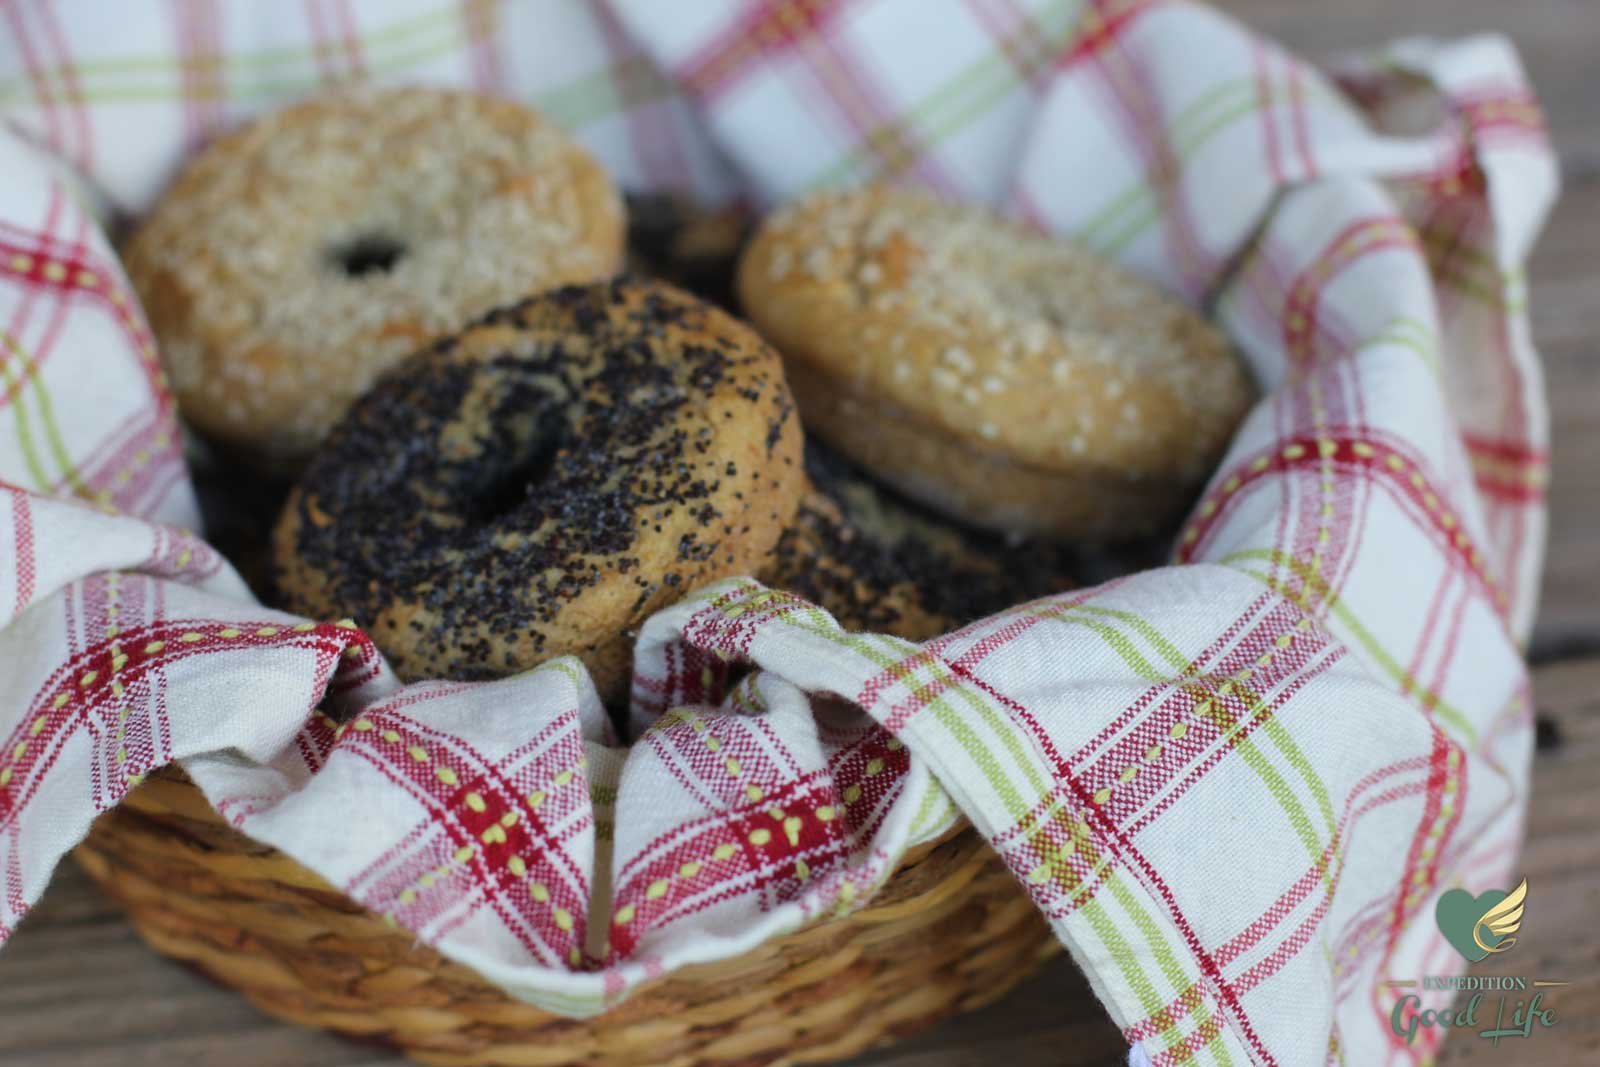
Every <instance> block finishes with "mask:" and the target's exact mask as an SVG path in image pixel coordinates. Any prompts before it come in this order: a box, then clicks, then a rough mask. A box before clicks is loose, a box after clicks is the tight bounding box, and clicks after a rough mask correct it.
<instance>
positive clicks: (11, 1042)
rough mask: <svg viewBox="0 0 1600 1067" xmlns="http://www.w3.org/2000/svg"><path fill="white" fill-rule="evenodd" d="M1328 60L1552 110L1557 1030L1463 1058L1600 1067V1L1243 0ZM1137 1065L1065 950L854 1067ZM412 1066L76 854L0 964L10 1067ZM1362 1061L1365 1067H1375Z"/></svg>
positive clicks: (1543, 919)
mask: <svg viewBox="0 0 1600 1067" xmlns="http://www.w3.org/2000/svg"><path fill="white" fill-rule="evenodd" d="M1224 6H1226V7H1229V8H1230V9H1231V10H1233V11H1235V12H1236V13H1237V14H1239V15H1240V16H1241V17H1242V18H1244V19H1245V20H1246V21H1248V22H1250V23H1251V24H1253V25H1255V26H1257V27H1258V28H1260V29H1261V30H1262V31H1263V32H1265V33H1267V34H1269V35H1271V36H1273V37H1276V38H1277V39H1279V40H1280V41H1283V42H1284V43H1286V44H1288V45H1289V46H1290V47H1292V48H1295V49H1297V50H1299V51H1301V52H1302V53H1303V54H1307V55H1310V56H1312V57H1314V58H1315V57H1323V56H1330V55H1333V54H1335V53H1337V52H1338V51H1340V50H1342V49H1347V48H1354V47H1359V46H1362V45H1367V44H1374V43H1377V42H1380V41H1383V40H1386V39H1388V38H1391V37H1395V36H1400V35H1404V34H1413V33H1424V34H1430V35H1434V36H1442V37H1449V36H1460V35H1465V34H1470V33H1476V32H1480V31H1485V30H1495V31H1501V32H1506V33H1508V34H1509V35H1510V36H1511V37H1512V38H1513V39H1514V40H1515V41H1516V42H1517V44H1518V46H1519V47H1520V49H1521V50H1522V55H1523V59H1524V62H1525V64H1526V66H1527V68H1528V70H1529V72H1530V74H1531V76H1532V78H1533V81H1534V84H1535V86H1536V88H1537V89H1538V91H1539V93H1540V96H1541V98H1542V99H1543V101H1544V103H1545V107H1546V110H1547V112H1548V115H1549V118H1550V122H1551V127H1552V131H1553V136H1554V139H1555V142H1556V145H1557V147H1558V148H1559V150H1560V152H1561V156H1562V167H1563V175H1564V178H1565V182H1566V189H1565V192H1564V194H1563V197H1562V200H1561V202H1560V204H1559V206H1558V207H1557V209H1556V212H1555V216H1554V218H1553V219H1552V221H1551V223H1550V226H1549V228H1548V229H1547V231H1546V233H1545V236H1544V239H1543V241H1542V242H1541V244H1540V245H1539V248H1538V250H1537V253H1536V254H1535V256H1534V259H1533V263H1532V268H1531V270H1532V282H1533V286H1532V292H1533V320H1534V332H1535V335H1536V337H1537V339H1538V342H1539V345H1540V350H1541V352H1542V354H1543V356H1544V361H1545V366H1546V369H1547V374H1548V379H1549V391H1550V401H1551V409H1552V416H1553V425H1554V458H1553V467H1554V476H1553V481H1552V486H1551V528H1550V548H1549V563H1548V566H1547V568H1546V572H1545V582H1544V601H1543V606H1542V609H1541V612H1540V618H1539V623H1538V627H1537V629H1536V631H1535V635H1534V640H1533V645H1532V657H1533V660H1534V662H1535V664H1536V668H1535V692H1536V696H1537V700H1538V708H1539V712H1538V713H1539V718H1540V736H1541V749H1540V752H1539V754H1538V756H1537V759H1536V765H1535V769H1534V783H1535V785H1534V791H1533V806H1532V812H1531V815H1530V820H1529V833H1530V838H1529V842H1528V847H1527V851H1526V855H1525V856H1524V859H1523V867H1522V869H1523V872H1524V874H1525V875H1526V876H1527V878H1528V881H1529V886H1530V903H1529V909H1528V917H1527V919H1526V920H1525V922H1524V924H1523V930H1522V934H1521V937H1522V943H1521V945H1520V946H1519V947H1518V949H1517V951H1516V953H1515V954H1514V955H1515V958H1514V959H1512V958H1510V957H1504V958H1502V960H1501V961H1500V962H1501V963H1502V966H1501V967H1499V968H1497V967H1496V966H1494V965H1493V964H1490V963H1484V964H1479V965H1477V966H1475V967H1474V970H1473V973H1474V974H1480V975H1482V974H1493V973H1496V972H1497V970H1505V968H1509V969H1510V970H1509V971H1506V973H1513V972H1514V973H1518V974H1527V973H1532V972H1536V973H1538V974H1540V975H1546V974H1548V975H1551V976H1555V977H1560V978H1564V979H1568V980H1570V981H1572V982H1573V984H1572V985H1571V986H1570V987H1568V988H1565V989H1558V990H1554V991H1553V995H1552V996H1551V997H1549V998H1547V999H1548V1001H1549V1003H1551V1004H1553V1005H1554V1007H1555V1008H1556V1009H1557V1015H1558V1017H1559V1022H1558V1024H1557V1026H1556V1027H1555V1028H1554V1029H1553V1030H1550V1031H1548V1032H1546V1033H1544V1034H1540V1035H1537V1038H1536V1039H1530V1040H1529V1041H1528V1042H1526V1043H1525V1044H1524V1047H1517V1048H1507V1047H1505V1046H1502V1047H1500V1048H1498V1049H1496V1048H1493V1047H1491V1045H1490V1044H1489V1042H1487V1041H1483V1040H1479V1039H1476V1038H1471V1037H1466V1038H1462V1039H1459V1040H1456V1041H1453V1042H1449V1043H1447V1044H1446V1046H1445V1049H1444V1052H1443V1054H1442V1056H1441V1058H1440V1062H1441V1064H1444V1065H1451V1067H1508V1065H1510V1064H1518V1065H1538V1067H1564V1065H1568V1064H1571V1065H1577V1064H1594V1063H1600V923H1597V922H1596V920H1597V919H1600V838H1597V834H1596V826H1597V824H1600V772H1597V770H1596V768H1597V767H1600V717H1597V713H1600V359H1596V349H1597V347H1600V251H1597V249H1600V61H1597V60H1596V58H1595V57H1596V56H1600V3H1596V0H1518V2H1516V3H1506V2H1505V0H1338V2H1337V3H1331V2H1328V0H1225V3H1224ZM1068 1050H1070V1051H1071V1054H1072V1062H1073V1063H1091V1062H1092V1063H1104V1064H1107V1065H1110V1064H1115V1063H1119V1062H1124V1059H1123V1057H1124V1055H1125V1050H1124V1045H1123V1042H1122V1040H1121V1038H1120V1036H1119V1035H1118V1034H1117V1031H1116V1030H1115V1028H1114V1027H1112V1026H1111V1024H1110V1023H1109V1022H1108V1021H1107V1020H1106V1019H1105V1017H1104V1016H1103V1014H1102V1013H1101V1011H1100V1009H1099V1007H1098V1006H1097V1005H1096V1003H1095V1001H1094V998H1093V997H1092V995H1091V994H1090V993H1089V991H1088V989H1087V988H1086V986H1085V985H1084V983H1083V981H1082V979H1081V977H1079V976H1078V975H1077V974H1076V972H1075V970H1074V968H1073V967H1072V965H1071V964H1070V963H1068V962H1067V961H1066V960H1059V961H1058V962H1057V963H1056V964H1054V965H1053V966H1051V967H1050V968H1048V969H1047V971H1046V972H1045V973H1044V974H1043V975H1041V976H1040V977H1038V978H1035V979H1034V980H1032V981H1030V982H1027V983H1025V984H1024V985H1023V986H1022V988H1020V989H1018V990H1017V991H1016V992H1015V993H1013V994H1012V995H1011V996H1009V997H1007V998H1006V999H1005V1000H1003V1001H1001V1002H1000V1003H998V1004H996V1005H994V1006H992V1007H990V1008H988V1009H986V1010H984V1011H980V1012H977V1013H975V1014H972V1015H969V1016H966V1017H963V1018H959V1019H955V1020H952V1021H950V1022H948V1023H946V1024H944V1025H943V1026H941V1027H938V1028H936V1029H935V1030H933V1031H932V1032H930V1033H927V1034H925V1035H923V1036H921V1037H920V1038H917V1039H915V1040H913V1041H910V1042H908V1043H905V1044H901V1045H898V1046H895V1047H892V1048H889V1049H885V1050H882V1051H879V1052H876V1053H872V1054H870V1055H868V1056H865V1057H863V1058H861V1059H860V1060H857V1061H854V1062H855V1063H856V1064H858V1065H860V1067H865V1065H867V1064H873V1065H877V1067H966V1065H974V1067H975V1065H978V1064H988V1063H993V1062H1006V1063H1008V1064H1009V1065H1010V1067H1045V1065H1054V1064H1058V1063H1061V1062H1063V1060H1064V1059H1065V1058H1066V1057H1067V1054H1068ZM400 1062H403V1061H401V1060H399V1059H398V1057H396V1056H394V1055H393V1054H391V1053H388V1052H385V1051H381V1050H374V1049H370V1048H364V1047H362V1046H359V1045H354V1044H350V1043H347V1042H345V1041H342V1040H340V1039H338V1038H334V1037H331V1036H328V1035H325V1034H321V1033H313V1032H309V1031H303V1030H298V1029H295V1028H292V1027H289V1026H285V1025H282V1024H279V1023H276V1022H274V1021H272V1020H270V1019H267V1018H265V1017H264V1016H262V1015H260V1014H258V1013H257V1012H256V1011H254V1010H253V1009H252V1008H250V1007H249V1006H248V1005H247V1004H245V1003H244V1001H242V1000H241V999H239V998H238V997H236V996H234V995H232V994H231V993H228V992H227V991H225V990H222V989H219V988H217V987H215V986H213V985H211V984H210V983H208V982H207V981H205V980H204V979H202V978H200V977H198V976H197V975H195V974H193V973H191V972H189V971H187V970H185V969H184V968H182V967H180V966H178V965H177V964H174V963H170V962H168V961H166V960H164V959H162V958H161V957H159V956H157V955H155V954H154V953H153V952H151V951H150V950H148V949H146V948H145V947H144V946H143V944H142V943H141V942H140V941H139V940H138V938H136V937H135V936H134V934H133V932H132V930H130V929H129V927H128V926H127V924H126V923H124V922H123V921H122V920H121V918H120V916H119V914H118V913H117V912H116V910H115V909H114V908H112V906H111V905H110V904H109V903H108V902H107V901H106V900H105V899H103V898H102V897H101V896H100V895H99V893H98V892H97V891H96V890H95V889H94V888H93V887H92V886H91V885H90V884H89V883H88V881H87V880H86V879H85V878H84V877H83V876H82V875H81V874H80V873H78V871H77V869H76V868H75V867H73V866H71V865H70V864H69V865H67V866H66V867H64V868H63V870H62V871H61V872H60V874H59V875H58V877H57V879H56V881H55V883H54V884H53V885H52V886H51V887H50V891H49V892H48V893H47V894H46V896H45V899H44V901H43V902H42V903H41V904H40V905H39V907H38V908H37V909H36V911H35V912H34V914H33V915H32V916H30V918H29V919H28V920H27V922H26V923H24V925H23V927H22V929H21V930H20V931H19V932H18V934H17V936H16V937H15V939H14V940H13V942H12V943H11V945H9V946H8V947H7V948H6V949H5V951H4V952H3V953H0V1063H4V1064H18V1065H22V1064H26V1065H28V1067H112V1065H117V1067H140V1065H163V1067H165V1065H171V1064H178V1063H182V1064H185V1065H189V1067H211V1065H218V1067H221V1065H226V1067H285V1065H294V1067H334V1065H338V1067H357V1065H378V1064H396V1063H400ZM1357 1067H1359V1065H1357Z"/></svg>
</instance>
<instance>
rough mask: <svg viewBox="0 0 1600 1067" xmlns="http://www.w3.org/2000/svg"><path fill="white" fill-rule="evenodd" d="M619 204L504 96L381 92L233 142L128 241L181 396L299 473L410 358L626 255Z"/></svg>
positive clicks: (224, 438)
mask: <svg viewBox="0 0 1600 1067" xmlns="http://www.w3.org/2000/svg"><path fill="white" fill-rule="evenodd" d="M624 229H625V225H624V218H623V209H622V203H621V199H620V197H619V196H618V194H617V192H616V191H615V190H614V189H613V188H612V187H611V185H610V182H609V181H608V179H607V178H606V175H605V173H604V172H603V171H602V170H601V168H600V166H599V164H598V163H596V162H595V161H594V160H593V159H592V158H590V156H589V155H588V154H586V153H585V152H584V151H583V150H582V149H581V148H579V147H578V145H577V144H576V143H574V142H573V141H572V140H571V139H570V138H569V137H567V136H566V135H565V134H564V133H562V132H561V131H560V130H559V129H557V128H556V127H555V126H553V125H552V124H551V123H549V122H548V121H547V120H545V119H543V118H541V117H540V116H539V115H537V114H535V113H533V112H531V111H529V110H527V109H526V108H523V107H519V106H518V105H516V104H513V103H510V102H508V101H504V100H496V99H491V98H489V97H483V96H475V95H471V94H468V93H461V92H452V91H446V90H440V89H423V88H404V89H396V88H373V87H366V88H360V89H352V90H347V91H343V92H340V93H336V94H334V95H330V96H324V97H319V98H316V99H313V100H310V101H308V102H306V103H302V104H299V105H296V106H294V107H290V108H288V109H286V110H283V111H278V112H276V113H273V114H271V115H268V116H266V117H265V118H263V119H260V120H259V121H257V122H255V123H252V124H251V125H249V126H246V127H244V128H243V129H241V130H239V131H237V132H235V133H233V134H231V135H229V136H227V137H224V138H222V139H221V140H219V141H217V142H216V143H215V144H213V145H211V146H210V147H209V148H207V149H206V150H205V151H204V152H202V153H201V154H200V155H199V156H198V157H197V158H196V159H195V160H194V162H193V163H191V164H190V165H189V167H188V168H187V169H186V170H184V171H183V173H182V175H181V176H180V177H179V178H178V180H177V182H176V183H175V184H174V185H173V186H172V188H171V190H170V191H169V192H168V193H167V195H166V196H165V197H164V198H163V199H162V200H161V202H160V203H159V204H158V205H157V207H156V209H155V211H154V212H153V213H152V214H151V216H150V217H149V219H148V220H147V221H146V222H145V223H144V225H143V226H142V227H141V228H140V229H139V230H138V231H137V233H136V234H135V235H134V237H133V239H132V241H131V242H130V244H129V245H128V247H127V249H126V250H125V256H124V262H125V263H126V265H127V269H128V273H129V276H130V277H131V279H132V281H133V284H134V287H135V288H136V289H137V290H138V293H139V297H140V299H141V300H142V301H143V303H144V307H145V311H146V313H147V314H148V315H149V318H150V325H151V327H152V329H153V330H154V331H155V334H156V337H157V339H158V340H159V342H160V347H161V351H162V357H163V360H164V361H165V363H166V367H167V372H168V375H169V376H170V378H171V380H172V384H173V389H174V392H175V394H176V396H177V400H178V404H179V408H180V410H181V411H182V412H183V414H184V416H185V417H186V418H187V419H188V420H189V421H190V422H191V423H192V424H193V425H194V426H195V427H196V428H197V429H199V430H200V431H201V432H202V433H204V434H206V435H207V436H210V437H212V438H213V439H215V440H217V441H218V442H221V443H223V444H225V445H228V446H231V447H232V450H233V451H235V452H237V453H238V454H239V455H240V456H241V457H242V458H244V459H246V460H248V461H251V462H253V463H255V464H256V465H258V466H261V467H263V468H267V469H274V470H279V471H287V470H293V469H294V468H295V467H296V466H298V464H300V463H301V462H303V461H304V459H305V458H306V457H307V456H308V455H309V454H310V453H311V452H312V451H313V450H314V449H315V447H316V445H317V444H318V443H319V442H320V441H321V440H322V439H323V438H324V437H325V436H326V435H327V433H328V431H329V430H330V429H331V428H332V426H333V424H334V423H335V422H336V421H337V420H338V418H339V416H340V415H341V414H342V413H343V412H344V410H345V408H346V407H348V406H349V404H350V402H351V401H352V400H354V399H355V398H356V397H357V396H359V395H360V394H361V393H362V392H364V391H365V390H366V388H367V386H369V385H371V384H372V381H373V379H374V378H376V377H377V375H378V374H379V373H380V372H381V371H383V369H384V368H386V367H388V366H389V365H391V364H392V363H394V362H395V361H397V360H399V359H401V358H404V357H405V356H406V355H408V354H409V353H411V352H414V351H415V350H416V349H417V348H419V347H421V346H422V345H424V344H426V343H427V342H428V341H430V340H431V339H433V338H435V337H438V336H440V335H441V334H444V333H447V332H450V331H452V330H455V329H458V328H460V327H461V326H462V325H463V324H464V323H466V322H467V321H468V320H469V319H471V318H472V317H473V316H475V315H477V314H480V313H482V312H483V311H486V310H488V309H489V308H491V307H495V306H497V305H499V304H504V303H507V302H509V301H511V300H515V299H518V298H520V297H522V296H525V295H527V294H528V293H530V292H536V291H538V290H540V289H544V288H549V287H553V286H556V285H562V284H566V283H570V282H580V281H590V280H595V279H600V278H605V277H609V276H610V275H612V274H614V273H615V272H616V271H617V270H618V268H619V267H620V266H621V258H622V252H623V239H624Z"/></svg>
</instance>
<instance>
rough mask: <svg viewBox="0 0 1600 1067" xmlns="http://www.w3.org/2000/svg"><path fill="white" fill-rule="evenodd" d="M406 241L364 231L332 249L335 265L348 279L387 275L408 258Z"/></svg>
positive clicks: (331, 254) (330, 254)
mask: <svg viewBox="0 0 1600 1067" xmlns="http://www.w3.org/2000/svg"><path fill="white" fill-rule="evenodd" d="M405 254H406V246H405V242H404V241H401V240H399V239H398V238H395V237H391V236H389V235H388V234H386V233H364V234H361V235H359V236H357V237H354V238H352V239H351V240H349V241H345V242H344V243H343V244H338V245H335V246H334V247H333V249H332V250H331V251H330V252H329V254H328V257H329V259H331V260H332V261H333V265H334V266H335V267H337V268H338V269H339V270H340V271H342V272H343V273H344V275H345V277H347V278H360V277H363V276H364V275H368V274H387V273H389V272H390V271H391V270H394V267H395V264H397V263H399V262H400V261H401V260H402V259H404V258H405Z"/></svg>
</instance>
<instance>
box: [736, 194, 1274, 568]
mask: <svg viewBox="0 0 1600 1067" xmlns="http://www.w3.org/2000/svg"><path fill="white" fill-rule="evenodd" d="M738 286H739V296H740V300H741V302H742V306H743V307H744V310H745V312H746V314H748V315H749V316H750V318H751V320H752V321H753V322H755V324H756V325H757V327H758V328H759V329H760V330H761V332H762V333H763V334H764V335H765V336H766V337H767V338H768V339H769V340H771V341H772V342H773V343H774V344H775V345H777V347H778V349H779V350H780V351H781V352H782V353H783V354H784V357H785V360H786V362H787V365H788V374H789V380H790V385H791V387H792V388H793V389H794V392H795V397H796V399H797V400H798V401H799V404H800V410H801V414H802V416H803V417H804V418H805V420H806V423H807V426H808V427H809V428H810V429H811V430H812V431H813V432H814V433H816V434H817V435H818V436H820V437H822V438H823V439H824V440H826V441H828V442H829V443H830V444H832V445H834V446H835V447H837V448H838V449H840V450H841V451H843V452H845V453H846V454H848V455H849V456H851V457H852V458H854V459H855V460H856V461H857V462H859V463H861V464H862V465H864V466H866V467H867V468H868V469H870V470H871V471H872V472H873V473H874V474H875V475H877V476H878V477H880V478H883V479H884V480H886V481H888V482H889V483H891V484H893V485H894V486H895V487H897V488H899V489H900V490H901V491H903V492H905V493H906V494H907V495H909V496H912V497H914V498H916V499H918V500H920V501H922V502H924V503H925V504H927V505H928V506H930V507H933V508H935V509H938V510H940V511H942V512H944V513H946V514H949V515H952V516H955V517H958V518H961V519H965V520H967V521H969V522H971V523H973V524H975V525H979V526H983V527H986V528H989V529H993V530H1001V531H1017V532H1027V533H1034V534H1044V535H1054V536H1068V537H1077V538H1086V539H1120V538H1125V537H1131V536H1135V535H1138V534H1141V533H1144V532H1148V531H1150V530H1152V529H1154V528H1157V527H1160V526H1162V525H1163V524H1165V523H1167V522H1169V521H1171V520H1172V519H1174V518H1176V516H1177V514H1178V513H1179V511H1180V510H1181V509H1182V508H1183V506H1184V505H1185V503H1186V502H1187V501H1188V500H1189V498H1190V496H1191V494H1192V493H1193V491H1194V490H1195V489H1196V488H1197V487H1198V485H1199V483H1200V481H1201V480H1202V479H1203V478H1204V477H1205V476H1206V474H1207V473H1208V472H1209V471H1210V470H1211V469H1212V467H1213V466H1214V465H1215V464H1216V462H1217V461H1218V460H1219V459H1220V458H1221V454H1222V452H1223V450H1224V449H1225V447H1226V445H1227V443H1228V440H1229V438H1230V437H1231V436H1232V433H1233V430H1234V428H1235V426H1236V425H1237V424H1238V422H1239V420H1240V419H1241V418H1242V417H1243V416H1244V414H1245V411H1246V410H1247V408H1248V406H1249V404H1250V402H1251V400H1252V398H1253V396H1254V391H1253V388H1252V385H1251V382H1250V379H1249V377H1248V376H1247V374H1246V372H1245V369H1244V367H1243V366H1242V365H1241V363H1240V362H1239V360H1238V359H1237V358H1236V356H1235V354H1234V352H1233V350H1232V348H1231V347H1230V346H1229V344H1228V342H1227V340H1226V339H1225V338H1224V337H1223V336H1222V334H1221V333H1220V332H1219V331H1217V330H1216V329H1215V328H1213V327H1212V326H1211V325H1210V324H1208V323H1207V322H1206V321H1205V320H1204V319H1203V318H1201V317H1200V316H1199V315H1197V314H1195V313H1193V312H1191V311H1189V310H1188V309H1186V308H1185V307H1183V305H1181V304H1180V303H1178V302H1177V301H1176V300H1173V299H1171V298H1169V297H1167V296H1165V295H1163V294H1162V293H1160V292H1158V291H1157V290H1156V289H1154V288H1153V287H1151V286H1150V285H1148V284H1146V283H1144V282H1142V281H1140V280H1139V279H1137V278H1134V277H1133V276H1131V275H1129V274H1127V273H1126V272H1124V271H1122V270H1120V269H1118V268H1117V267H1115V266H1113V265H1112V264H1110V263H1107V262H1105V261H1103V260H1101V259H1099V258H1097V257H1095V256H1093V255H1091V254H1089V253H1087V252H1085V251H1083V250H1081V249H1079V248H1078V247H1076V246H1074V245H1073V244H1071V243H1069V242H1067V241H1064V240H1060V239H1055V238H1050V237H1046V236H1041V235H1039V234H1036V233H1033V232H1031V231H1028V230H1025V229H1023V228H1021V227H1019V226H1016V225H1013V224H1010V223H1007V222H1005V221H1003V220H1001V219H999V218H997V217H995V216H993V215H992V214H990V213H989V212H987V211H986V210H983V209H980V208H975V207H966V206H958V205H954V204H948V203H944V202H941V201H939V200H936V199H934V198H933V197H931V196H929V195H927V194H924V193H919V192H915V191H911V190H905V189H890V188H871V189H864V190H858V191H854V192H844V193H825V194H821V195H818V196H814V197H811V198H809V199H806V200H802V201H800V202H798V203H796V204H793V205H791V206H789V207H787V208H785V209H783V210H781V211H779V212H778V213H777V214H775V215H773V216H772V217H770V218H769V219H768V220H767V221H766V222H765V223H764V224H763V225H762V227H761V229H760V230H759V231H758V232H757V234H756V236H755V238H754V239H753V240H752V242H751V244H750V246H749V248H748V249H747V251H746V252H745V254H744V257H743V258H742V260H741V262H740V265H739V277H738Z"/></svg>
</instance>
